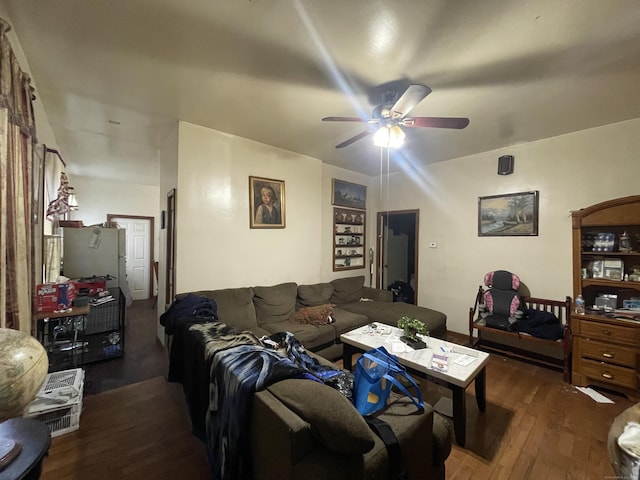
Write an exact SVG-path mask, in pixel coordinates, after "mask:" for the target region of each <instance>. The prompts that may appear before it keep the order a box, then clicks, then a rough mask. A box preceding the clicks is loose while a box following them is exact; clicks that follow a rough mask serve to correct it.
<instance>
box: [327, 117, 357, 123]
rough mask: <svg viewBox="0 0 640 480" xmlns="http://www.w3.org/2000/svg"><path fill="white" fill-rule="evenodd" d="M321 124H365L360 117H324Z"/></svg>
mask: <svg viewBox="0 0 640 480" xmlns="http://www.w3.org/2000/svg"><path fill="white" fill-rule="evenodd" d="M322 121H323V122H366V121H367V120H363V119H362V118H360V117H324V118H323V119H322Z"/></svg>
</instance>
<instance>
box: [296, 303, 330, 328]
mask: <svg viewBox="0 0 640 480" xmlns="http://www.w3.org/2000/svg"><path fill="white" fill-rule="evenodd" d="M334 307H335V305H334V304H333V303H326V304H324V305H316V306H313V307H302V308H301V309H300V310H298V311H296V313H295V314H294V315H293V318H292V319H291V321H292V322H293V323H302V324H309V325H327V324H329V323H332V322H333V318H331V314H332V313H333V309H334Z"/></svg>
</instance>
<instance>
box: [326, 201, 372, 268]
mask: <svg viewBox="0 0 640 480" xmlns="http://www.w3.org/2000/svg"><path fill="white" fill-rule="evenodd" d="M365 216H366V213H365V212H364V211H362V210H353V209H350V208H334V209H333V271H334V272H337V271H340V270H350V269H356V268H365V266H366V261H365V259H366V257H365V249H366V247H365V245H366V235H365V227H366V218H365Z"/></svg>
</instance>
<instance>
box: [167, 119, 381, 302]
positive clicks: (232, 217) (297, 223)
mask: <svg viewBox="0 0 640 480" xmlns="http://www.w3.org/2000/svg"><path fill="white" fill-rule="evenodd" d="M178 158H179V161H178V183H177V185H178V188H177V192H178V219H177V228H178V240H177V266H176V273H177V280H176V284H177V290H176V291H177V292H184V291H189V290H194V289H203V288H207V289H214V288H225V287H238V286H247V285H274V284H277V283H281V282H288V281H295V282H298V283H313V282H318V281H321V280H325V281H326V280H327V279H329V277H331V276H332V271H331V233H330V232H331V229H330V222H331V200H330V192H331V178H332V176H336V175H337V176H339V178H342V179H345V180H350V181H357V182H358V183H361V184H367V183H368V182H369V181H370V180H371V179H370V177H366V176H364V175H359V174H356V173H353V172H345V171H343V170H340V169H336V168H333V167H328V166H326V165H323V164H322V162H320V161H319V160H317V159H313V158H309V157H304V156H302V155H298V154H295V153H291V152H287V151H284V150H280V149H277V148H273V147H271V146H268V145H264V144H260V143H257V142H253V141H250V140H246V139H243V138H239V137H234V136H232V135H227V134H224V133H220V132H216V131H213V130H210V129H207V128H203V127H200V126H196V125H192V124H188V123H184V122H181V123H180V127H179V139H178ZM250 175H253V176H259V177H267V178H274V179H279V180H284V181H285V197H286V228H284V229H250V228H249V180H248V179H249V176H250ZM353 272H359V273H362V272H364V270H355V271H353Z"/></svg>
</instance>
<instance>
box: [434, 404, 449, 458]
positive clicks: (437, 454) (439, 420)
mask: <svg viewBox="0 0 640 480" xmlns="http://www.w3.org/2000/svg"><path fill="white" fill-rule="evenodd" d="M452 441H453V425H452V423H451V421H449V420H445V419H444V418H443V417H442V415H440V414H439V413H434V415H433V464H434V465H437V464H439V463H444V462H445V460H446V459H447V458H449V454H451V443H452Z"/></svg>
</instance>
